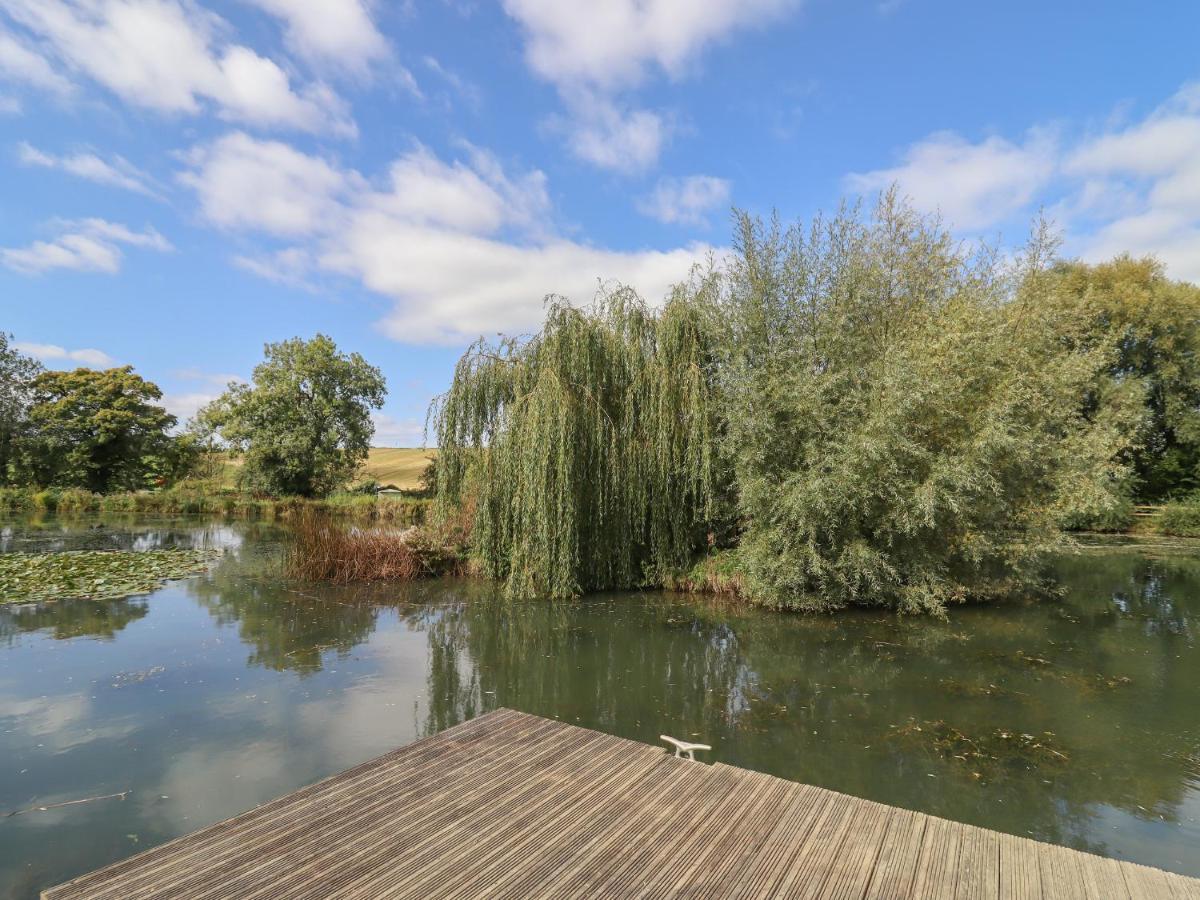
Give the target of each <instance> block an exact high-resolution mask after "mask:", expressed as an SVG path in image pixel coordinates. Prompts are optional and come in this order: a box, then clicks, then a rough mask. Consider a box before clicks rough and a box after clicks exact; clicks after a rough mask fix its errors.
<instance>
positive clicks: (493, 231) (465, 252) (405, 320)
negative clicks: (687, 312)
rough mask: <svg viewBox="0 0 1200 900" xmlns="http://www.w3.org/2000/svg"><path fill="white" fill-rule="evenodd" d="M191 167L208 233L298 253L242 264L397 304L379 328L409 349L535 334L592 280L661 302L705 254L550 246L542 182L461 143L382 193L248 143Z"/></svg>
mask: <svg viewBox="0 0 1200 900" xmlns="http://www.w3.org/2000/svg"><path fill="white" fill-rule="evenodd" d="M189 159H190V160H191V162H192V164H193V165H194V166H195V168H193V169H192V170H191V171H190V172H189V173H187V174H186V175H185V176H184V179H185V181H186V183H188V184H190V185H191V186H192V187H194V188H195V189H196V191H197V194H198V196H199V197H200V203H201V207H202V209H203V210H204V211H205V215H206V217H208V218H209V219H210V220H211V221H214V222H215V223H217V224H219V225H222V226H223V227H228V228H237V229H240V230H245V231H254V232H260V233H265V234H268V235H273V236H285V237H290V238H293V239H294V240H296V239H298V240H299V241H300V243H298V244H295V245H293V246H292V247H289V248H287V249H285V250H283V251H278V252H274V253H268V254H266V255H264V256H259V257H252V256H243V257H240V258H239V259H238V260H237V264H238V265H240V266H241V267H242V268H245V269H248V270H250V271H254V272H255V273H256V274H260V275H263V276H264V277H267V278H271V279H272V280H275V281H280V282H284V283H288V282H289V281H296V282H307V281H308V279H309V278H310V277H311V276H312V275H314V274H317V273H326V274H330V273H332V274H337V275H341V276H345V277H349V278H353V279H356V280H358V281H359V282H361V283H362V284H363V285H364V286H365V287H367V288H368V289H369V290H371V291H374V292H376V293H378V294H382V295H384V296H386V297H390V298H392V299H393V301H394V306H393V308H392V311H391V312H390V313H389V314H388V315H386V316H385V317H384V318H383V320H382V321H381V322H380V327H381V329H382V330H383V331H384V333H386V334H387V335H389V336H391V337H393V338H395V339H397V340H400V341H405V342H409V343H446V344H457V343H462V342H465V341H469V340H471V339H473V338H475V337H477V336H478V335H479V334H481V333H494V332H497V331H504V332H523V331H526V330H529V329H531V328H536V327H537V325H538V324H539V323H540V322H541V319H542V316H543V310H544V298H545V296H546V295H547V294H550V293H557V294H562V295H565V296H567V297H569V298H571V299H573V300H574V301H575V302H587V301H590V300H591V298H592V297H593V295H594V294H595V292H596V289H597V285H598V282H599V280H600V279H615V280H619V281H622V282H625V283H628V284H630V285H632V286H634V287H636V288H637V289H638V290H639V291H641V292H642V293H643V294H644V296H646V297H647V298H648V299H650V300H652V301H656V300H660V299H662V298H663V297H664V296H665V295H666V293H667V291H668V288H669V287H670V285H671V284H673V283H675V282H677V281H679V280H682V279H683V278H684V277H686V275H687V274H688V271H689V269H690V267H691V265H692V264H693V263H694V262H696V261H697V260H698V259H699V258H700V257H702V256H703V255H704V254H705V253H706V252H707V250H708V249H709V248H707V247H705V246H702V245H694V246H690V247H687V248H679V249H674V250H669V251H658V250H640V251H631V252H620V251H613V250H606V249H600V248H595V247H590V246H588V245H585V244H581V243H577V242H574V241H570V240H566V239H564V238H562V237H559V236H556V235H555V234H554V231H553V228H552V219H553V210H552V208H551V203H550V200H549V195H548V192H547V187H546V178H545V175H544V174H543V173H541V172H539V171H536V170H535V171H531V172H526V173H522V174H510V173H508V172H506V171H505V170H504V168H503V166H501V164H500V163H499V161H498V160H496V158H495V157H494V156H492V155H491V154H489V153H487V152H485V151H483V150H480V149H479V148H476V147H473V146H471V145H468V144H464V145H462V158H460V159H457V160H452V161H445V160H442V159H440V158H438V157H437V156H435V155H433V154H432V153H431V152H430V151H429V150H427V149H426V148H423V147H417V148H415V149H413V150H412V151H410V152H408V153H406V154H404V155H403V156H401V157H400V158H399V159H398V160H396V162H395V163H394V164H393V165H392V166H391V168H390V169H389V171H388V174H387V177H386V179H384V180H383V181H381V182H380V183H379V184H377V185H372V184H371V183H370V182H369V181H368V179H366V178H364V177H363V176H362V175H360V174H358V173H357V172H354V171H352V170H345V169H339V168H337V167H336V166H334V165H333V164H331V163H329V162H328V161H325V160H322V159H319V158H317V157H314V156H309V155H307V154H303V153H300V152H299V151H297V150H295V149H294V148H292V147H288V146H286V145H283V144H279V143H278V142H273V141H261V140H256V139H253V138H250V137H247V136H246V135H231V136H230V137H229V138H224V139H222V140H220V141H218V142H216V143H215V144H213V145H209V146H207V147H203V148H200V149H199V150H198V151H194V152H193V153H192V154H190V155H189Z"/></svg>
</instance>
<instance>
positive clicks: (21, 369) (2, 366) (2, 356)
mask: <svg viewBox="0 0 1200 900" xmlns="http://www.w3.org/2000/svg"><path fill="white" fill-rule="evenodd" d="M11 340H12V338H11V335H7V334H5V333H4V332H0V485H5V484H12V483H13V481H14V479H15V476H16V462H17V449H18V444H19V442H20V441H21V439H22V438H23V437H24V436H25V433H26V430H27V428H28V424H29V404H30V401H31V399H32V394H33V381H34V379H35V378H36V377H37V376H38V375H39V374H40V373H41V372H42V366H41V364H40V363H39V362H37V361H36V360H34V359H31V358H30V357H28V356H25V355H24V354H23V353H21V352H20V351H19V350H17V349H16V348H15V347H13V346H12V344H11Z"/></svg>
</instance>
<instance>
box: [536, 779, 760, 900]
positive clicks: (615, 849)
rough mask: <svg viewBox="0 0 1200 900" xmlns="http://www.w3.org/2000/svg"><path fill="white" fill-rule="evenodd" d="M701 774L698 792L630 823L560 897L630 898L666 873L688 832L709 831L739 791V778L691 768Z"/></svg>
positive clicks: (673, 798) (677, 796) (667, 800)
mask: <svg viewBox="0 0 1200 900" xmlns="http://www.w3.org/2000/svg"><path fill="white" fill-rule="evenodd" d="M686 765H688V766H689V767H694V768H696V769H697V770H699V778H698V779H697V781H696V783H695V786H694V787H693V788H692V789H691V790H688V791H681V792H678V793H675V794H673V795H671V796H669V797H667V798H665V802H661V803H660V804H659V806H658V808H657V809H654V808H647V809H646V810H645V811H644V813H643V814H642V815H639V816H634V817H631V819H630V820H629V822H628V823H627V824H626V825H625V827H624V828H623V829H622V832H621V833H622V838H621V839H619V840H618V842H617V843H615V844H609V850H610V852H609V853H606V854H603V855H597V856H594V857H593V858H592V860H591V865H589V866H586V867H584V868H583V869H582V870H581V871H580V872H579V873H578V875H577V876H576V878H575V879H573V881H572V882H571V884H570V885H568V886H566V887H565V889H564V890H562V891H561V892H560V891H558V890H555V892H554V893H553V894H552V896H563V897H627V896H631V895H632V893H633V889H634V888H635V887H639V886H640V885H642V884H643V883H644V882H646V881H648V880H650V879H651V878H652V876H653V874H654V873H656V872H658V871H659V869H660V868H663V867H666V866H668V865H669V864H670V861H671V860H672V858H673V857H674V855H675V854H676V853H677V852H678V849H679V837H680V835H681V834H684V833H686V830H687V829H689V828H695V827H704V822H705V819H706V817H707V816H708V815H709V814H710V812H711V811H712V810H714V809H717V808H718V807H719V805H720V803H721V802H722V801H723V800H724V798H725V797H726V795H728V794H729V793H730V792H731V791H733V790H734V789H735V787H736V786H737V783H738V781H737V778H736V777H734V776H732V775H729V774H727V773H725V772H716V771H714V770H713V769H712V768H711V767H710V766H706V765H704V764H703V763H687V764H686Z"/></svg>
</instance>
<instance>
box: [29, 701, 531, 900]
mask: <svg viewBox="0 0 1200 900" xmlns="http://www.w3.org/2000/svg"><path fill="white" fill-rule="evenodd" d="M521 718H522V714H520V713H517V712H515V711H514V710H508V709H499V710H496V711H495V712H493V713H489V714H487V715H485V716H480V717H478V718H475V719H472V720H469V721H467V722H464V723H461V724H460V725H457V726H454V727H453V728H448V729H446V730H445V731H442V732H441V733H439V734H437V735H434V736H432V737H429V738H424V739H422V740H420V741H417V742H414V743H412V744H409V745H407V746H406V747H401V748H400V749H398V750H395V751H392V752H391V753H388V754H386V755H384V756H382V757H378V758H376V759H373V760H368V761H367V762H364V763H361V764H359V765H357V766H354V767H353V768H350V769H347V770H346V771H344V772H340V773H338V774H337V775H333V776H331V777H329V778H326V779H323V780H321V781H318V782H315V783H313V784H311V785H309V786H307V787H305V788H301V789H300V790H298V791H295V792H293V793H291V794H287V795H285V796H283V797H280V798H278V799H277V800H273V801H271V802H269V803H265V804H263V805H261V806H258V807H256V808H254V809H252V810H249V811H247V812H245V813H241V814H239V815H237V816H233V817H231V818H229V819H225V820H224V821H221V822H217V823H215V824H213V825H210V826H207V827H206V828H203V829H200V830H198V831H194V832H192V833H190V834H187V835H183V836H181V837H179V838H176V839H174V840H172V841H168V842H166V843H164V844H161V845H159V846H158V847H153V848H151V849H149V850H146V851H144V852H142V853H139V854H137V855H135V856H132V857H129V858H128V859H124V860H120V861H118V862H116V863H113V864H111V865H109V866H105V867H103V868H101V869H97V870H96V871H94V872H90V873H88V874H86V875H81V876H80V877H78V878H74V879H72V880H71V881H68V882H65V883H64V884H60V885H58V886H56V887H54V888H51V889H49V890H47V891H45V892H44V894H43V895H44V896H45V897H46V898H47V900H69V898H71V897H73V896H86V897H88V898H89V900H99V898H101V897H103V896H104V895H103V893H101V892H98V891H99V890H100V888H101V886H102V885H104V884H105V883H108V882H114V881H116V880H119V879H122V877H123V876H124V875H125V874H126V873H129V872H134V871H136V872H138V873H139V875H149V874H151V873H153V871H155V869H156V868H158V866H159V865H161V864H167V863H168V861H169V860H179V859H184V858H185V857H186V854H188V853H189V852H190V851H192V850H193V849H194V848H202V852H203V853H204V854H205V855H208V854H210V853H212V852H213V851H215V850H219V849H220V848H221V846H222V841H224V843H227V844H229V845H236V846H244V845H245V841H246V835H247V833H248V831H247V829H249V828H252V827H254V826H255V825H256V824H258V823H262V822H269V821H270V820H272V818H273V817H275V816H277V815H279V814H280V813H281V812H286V811H287V810H289V809H293V808H296V807H297V806H299V805H301V804H304V803H308V802H310V801H312V800H313V798H314V797H320V798H325V799H328V798H337V797H338V796H339V793H338V792H339V791H341V790H343V789H348V790H353V789H355V788H357V786H358V785H360V784H361V783H362V779H363V777H364V776H369V775H373V774H374V773H377V772H380V771H383V770H386V769H387V768H389V767H403V766H404V765H405V763H406V762H408V761H410V760H411V759H413V758H414V757H418V756H421V757H425V758H432V759H437V758H444V757H443V756H441V755H440V754H441V751H442V750H443V749H444V748H445V747H446V746H448V745H453V744H455V743H460V744H462V745H463V746H464V747H466V746H470V745H471V744H472V743H474V742H479V741H495V740H496V739H497V738H502V737H503V735H504V733H505V732H506V730H507V729H508V727H509V726H511V725H512V724H513V723H515V722H517V721H520V720H521ZM524 718H526V719H528V718H532V717H524ZM134 887H135V883H134V882H133V881H132V880H121V881H120V888H119V890H121V891H129V890H130V889H131V888H134ZM114 896H129V894H128V893H124V894H118V895H114Z"/></svg>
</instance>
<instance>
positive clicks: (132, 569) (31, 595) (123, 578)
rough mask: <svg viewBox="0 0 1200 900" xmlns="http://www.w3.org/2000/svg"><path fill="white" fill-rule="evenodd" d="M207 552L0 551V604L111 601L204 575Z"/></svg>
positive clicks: (209, 558) (209, 555)
mask: <svg viewBox="0 0 1200 900" xmlns="http://www.w3.org/2000/svg"><path fill="white" fill-rule="evenodd" d="M216 555H217V554H216V551H213V550H181V549H168V550H136V551H135V550H70V551H64V552H59V553H0V603H38V602H44V601H48V600H71V599H90V600H115V599H117V598H120V597H128V596H130V595H132V594H145V593H149V592H150V591H153V590H155V589H156V588H158V587H159V586H161V585H162V583H163V582H165V581H169V580H171V579H173V578H186V577H187V576H189V575H195V574H197V573H199V572H202V571H204V569H205V568H207V567H208V564H209V562H211V561H212V559H213V558H214V557H215V556H216Z"/></svg>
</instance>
